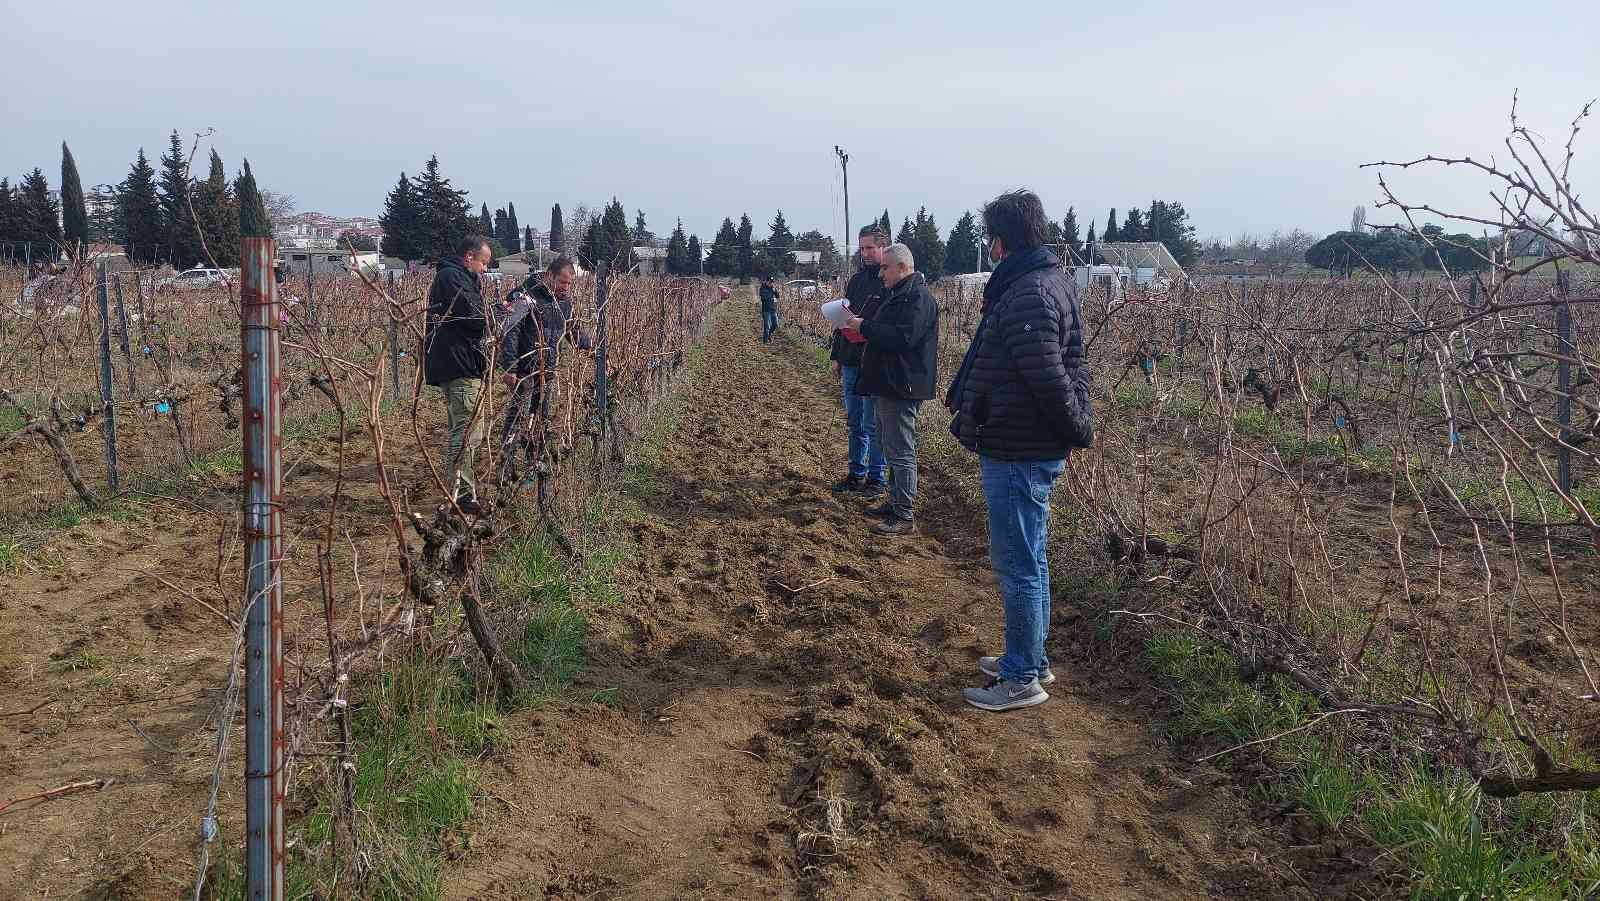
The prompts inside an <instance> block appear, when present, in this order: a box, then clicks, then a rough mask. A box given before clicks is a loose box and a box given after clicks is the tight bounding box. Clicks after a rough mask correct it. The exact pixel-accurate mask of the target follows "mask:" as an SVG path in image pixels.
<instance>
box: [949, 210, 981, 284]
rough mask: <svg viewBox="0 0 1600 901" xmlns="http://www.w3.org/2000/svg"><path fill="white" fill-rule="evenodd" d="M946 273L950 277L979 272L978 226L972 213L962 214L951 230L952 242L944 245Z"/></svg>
mask: <svg viewBox="0 0 1600 901" xmlns="http://www.w3.org/2000/svg"><path fill="white" fill-rule="evenodd" d="M944 271H945V272H946V273H949V274H950V275H961V274H963V273H967V272H977V271H978V224H977V220H976V219H975V218H973V215H972V214H971V213H970V212H968V213H962V214H961V218H960V219H957V220H956V224H955V227H954V228H952V229H950V240H948V241H946V242H945V245H944Z"/></svg>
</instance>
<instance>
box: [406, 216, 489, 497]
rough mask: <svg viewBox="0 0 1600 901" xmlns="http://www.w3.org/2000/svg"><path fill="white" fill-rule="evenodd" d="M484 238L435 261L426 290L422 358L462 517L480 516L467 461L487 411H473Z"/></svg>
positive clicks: (482, 365)
mask: <svg viewBox="0 0 1600 901" xmlns="http://www.w3.org/2000/svg"><path fill="white" fill-rule="evenodd" d="M489 254H490V250H489V239H488V238H485V237H483V236H482V235H468V236H467V237H465V238H462V239H461V242H460V243H459V244H457V245H456V252H455V255H454V256H453V257H450V258H449V259H444V260H440V261H439V266H438V268H437V270H436V271H435V272H434V276H433V287H432V288H430V289H428V330H427V336H426V338H425V339H424V348H423V354H424V355H423V359H424V366H425V367H426V374H427V381H428V384H430V385H437V386H438V387H439V388H440V389H441V390H443V392H444V399H445V413H446V416H447V418H448V420H449V424H450V435H449V438H448V439H447V440H446V442H445V447H444V458H443V466H444V473H445V487H446V489H447V490H449V491H450V492H451V493H452V494H453V496H454V500H455V502H456V503H457V504H458V505H459V506H460V507H461V510H462V512H464V513H478V512H481V511H480V508H479V506H478V497H477V489H476V487H475V486H474V484H473V481H472V463H473V459H474V457H475V455H476V454H477V450H478V445H479V444H480V443H482V441H483V421H484V419H485V417H486V415H487V413H486V411H481V410H479V409H478V406H479V398H480V397H481V396H482V393H483V377H484V373H485V372H486V371H487V370H488V368H489V366H488V358H487V357H486V356H485V355H484V341H485V339H486V337H487V336H488V334H489V323H488V319H487V316H486V312H485V310H484V306H483V293H482V291H481V289H480V288H479V284H478V276H479V275H481V274H482V273H483V271H484V270H486V269H488V268H489Z"/></svg>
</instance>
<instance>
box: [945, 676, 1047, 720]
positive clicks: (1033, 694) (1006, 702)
mask: <svg viewBox="0 0 1600 901" xmlns="http://www.w3.org/2000/svg"><path fill="white" fill-rule="evenodd" d="M961 696H962V697H963V698H966V700H967V703H968V704H971V705H972V706H974V707H976V708H978V709H979V710H988V711H991V712H994V713H1001V712H1003V711H1006V710H1021V709H1022V708H1024V707H1033V706H1035V705H1037V704H1043V703H1044V702H1045V701H1048V700H1050V695H1049V694H1048V693H1047V692H1046V691H1045V690H1044V688H1043V687H1041V686H1040V685H1039V680H1038V679H1029V680H1028V681H1026V682H1020V683H1019V682H1007V681H1006V680H1004V679H994V680H992V681H991V682H990V683H989V684H988V685H985V686H984V687H982V688H963V689H961Z"/></svg>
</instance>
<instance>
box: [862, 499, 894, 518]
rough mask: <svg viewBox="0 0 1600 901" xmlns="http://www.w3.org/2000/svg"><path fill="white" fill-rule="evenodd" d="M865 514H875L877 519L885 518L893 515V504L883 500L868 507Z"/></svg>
mask: <svg viewBox="0 0 1600 901" xmlns="http://www.w3.org/2000/svg"><path fill="white" fill-rule="evenodd" d="M867 515H868V516H875V517H877V518H878V519H887V518H889V517H891V516H893V515H894V505H893V504H891V503H889V502H888V501H884V502H883V503H881V504H879V505H878V506H876V507H868V508H867Z"/></svg>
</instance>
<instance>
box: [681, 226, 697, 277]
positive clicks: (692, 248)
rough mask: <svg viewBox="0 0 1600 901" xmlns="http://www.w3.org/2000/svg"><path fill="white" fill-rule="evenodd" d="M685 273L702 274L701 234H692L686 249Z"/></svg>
mask: <svg viewBox="0 0 1600 901" xmlns="http://www.w3.org/2000/svg"><path fill="white" fill-rule="evenodd" d="M683 266H684V269H683V274H684V275H699V274H700V236H699V235H690V236H689V246H688V247H687V248H686V249H685V250H684V261H683Z"/></svg>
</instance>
